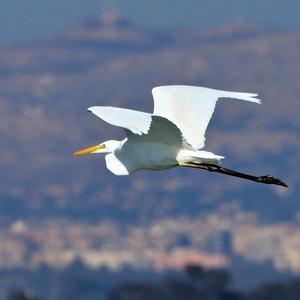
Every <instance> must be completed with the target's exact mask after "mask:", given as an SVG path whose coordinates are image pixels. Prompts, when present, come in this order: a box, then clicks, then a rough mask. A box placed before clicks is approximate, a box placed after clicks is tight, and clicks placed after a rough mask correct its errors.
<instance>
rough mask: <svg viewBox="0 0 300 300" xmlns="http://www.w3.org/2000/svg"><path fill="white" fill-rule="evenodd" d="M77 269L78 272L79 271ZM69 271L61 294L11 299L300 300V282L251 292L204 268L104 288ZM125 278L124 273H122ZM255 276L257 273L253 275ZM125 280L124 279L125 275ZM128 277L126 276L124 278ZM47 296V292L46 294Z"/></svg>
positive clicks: (18, 292)
mask: <svg viewBox="0 0 300 300" xmlns="http://www.w3.org/2000/svg"><path fill="white" fill-rule="evenodd" d="M77 270H78V269H77ZM74 274H75V273H72V272H67V273H65V274H64V276H62V277H61V278H60V286H61V289H60V292H59V293H55V294H56V295H53V294H52V296H50V294H51V293H50V291H49V293H48V296H45V297H44V298H43V297H39V296H37V295H35V294H34V293H32V292H30V291H25V290H15V291H13V292H11V293H10V295H9V296H8V300H56V299H57V300H60V299H64V300H71V299H72V300H77V299H78V300H79V299H80V300H82V299H90V300H186V299H188V300H196V299H197V300H199V299H201V300H283V299H284V300H296V299H300V279H293V280H289V281H286V282H274V283H267V284H264V285H262V286H260V287H258V288H256V289H254V290H252V291H248V292H245V291H241V290H238V289H235V288H233V287H232V276H231V273H230V272H229V271H227V270H221V269H211V270H208V269H203V268H201V267H200V266H197V265H188V266H186V267H185V269H184V270H183V272H181V273H175V272H170V273H167V274H164V275H163V276H160V277H156V278H154V277H151V276H148V277H143V276H142V277H141V278H140V279H139V278H137V277H135V278H134V279H132V278H133V277H132V276H129V277H128V278H130V279H128V280H125V281H123V282H122V281H119V282H118V283H117V284H116V285H115V286H113V287H109V288H108V289H107V288H104V283H103V281H102V280H101V279H100V278H98V277H97V276H95V275H96V273H94V274H89V275H88V276H87V273H83V274H80V275H78V274H77V275H76V276H74ZM123 275H124V274H123ZM253 276H255V274H253ZM122 277H123V276H122ZM123 278H126V277H123ZM46 295H47V293H46Z"/></svg>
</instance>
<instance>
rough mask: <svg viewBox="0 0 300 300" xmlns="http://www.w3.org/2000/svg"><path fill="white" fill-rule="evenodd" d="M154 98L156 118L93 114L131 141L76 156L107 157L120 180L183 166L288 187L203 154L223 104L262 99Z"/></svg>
mask: <svg viewBox="0 0 300 300" xmlns="http://www.w3.org/2000/svg"><path fill="white" fill-rule="evenodd" d="M152 94H153V98H154V111H153V114H150V113H145V112H140V111H135V110H130V109H125V108H118V107H109V106H93V107H90V108H88V110H89V111H91V112H92V113H94V114H95V115H96V116H98V117H99V118H101V119H102V120H104V121H106V122H107V123H109V124H111V125H114V126H118V127H122V128H123V129H124V130H125V132H126V135H127V138H125V139H124V140H122V141H115V140H110V141H107V142H104V143H101V144H98V145H95V146H92V147H89V148H85V149H83V150H80V151H77V152H75V153H74V154H73V155H74V156H79V155H83V154H89V153H107V155H106V156H105V160H106V166H107V168H108V169H109V170H110V171H111V172H112V173H114V174H115V175H129V174H131V173H133V172H135V171H137V170H140V169H147V170H161V169H167V168H172V167H176V166H183V167H192V168H200V169H205V170H208V171H210V172H218V173H223V174H226V175H231V176H235V177H240V178H245V179H248V180H252V181H256V182H259V183H266V184H276V185H281V186H284V187H287V184H285V183H284V182H282V181H281V180H280V179H277V178H274V177H272V176H269V175H266V176H252V175H248V174H244V173H240V172H236V171H232V170H229V169H226V168H223V167H221V166H220V165H219V162H220V161H221V160H222V159H223V158H224V157H223V156H219V155H216V154H214V153H212V152H208V151H203V150H199V149H202V148H203V147H204V141H205V130H206V128H207V125H208V123H209V120H210V118H211V116H212V113H213V111H214V108H215V105H216V102H217V100H218V99H219V98H235V99H239V100H245V101H250V102H254V103H260V100H259V99H257V98H255V97H256V96H257V94H250V93H237V92H228V91H221V90H214V89H209V88H205V87H196V86H184V85H174V86H161V87H156V88H154V89H153V90H152Z"/></svg>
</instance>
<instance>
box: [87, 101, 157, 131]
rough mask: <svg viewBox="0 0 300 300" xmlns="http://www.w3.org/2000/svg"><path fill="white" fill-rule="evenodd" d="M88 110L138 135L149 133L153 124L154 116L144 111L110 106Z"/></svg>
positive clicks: (93, 107)
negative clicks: (152, 117)
mask: <svg viewBox="0 0 300 300" xmlns="http://www.w3.org/2000/svg"><path fill="white" fill-rule="evenodd" d="M88 110H89V111H90V112H92V113H93V114H95V115H96V116H97V117H99V118H101V119H102V120H103V121H105V122H107V123H109V124H111V125H114V126H118V127H122V128H124V129H127V130H129V131H131V132H132V133H134V134H138V135H141V134H143V133H144V134H146V133H148V131H149V129H150V126H151V122H152V119H151V116H152V114H149V113H145V112H142V111H136V110H131V109H126V108H119V107H110V106H92V107H89V108H88Z"/></svg>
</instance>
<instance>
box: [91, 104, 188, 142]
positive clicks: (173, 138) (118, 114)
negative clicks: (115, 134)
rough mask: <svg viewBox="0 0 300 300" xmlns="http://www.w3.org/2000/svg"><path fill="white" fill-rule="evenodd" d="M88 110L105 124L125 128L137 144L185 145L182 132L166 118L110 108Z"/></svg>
mask: <svg viewBox="0 0 300 300" xmlns="http://www.w3.org/2000/svg"><path fill="white" fill-rule="evenodd" d="M88 110H89V111H91V112H92V113H94V114H95V115H96V116H97V117H99V118H101V119H102V120H104V121H105V122H107V123H109V124H111V125H114V126H118V127H122V128H124V129H125V131H126V134H127V137H128V139H129V140H131V141H134V142H136V143H145V142H148V143H150V142H151V143H160V144H167V145H173V146H177V147H180V146H181V145H182V144H185V142H184V140H183V137H182V133H181V131H180V130H179V129H178V128H177V126H176V125H175V124H173V123H172V122H171V121H169V120H167V119H166V118H164V117H160V116H154V115H152V114H149V113H145V112H141V111H135V110H131V109H125V108H119V107H109V106H93V107H90V108H88Z"/></svg>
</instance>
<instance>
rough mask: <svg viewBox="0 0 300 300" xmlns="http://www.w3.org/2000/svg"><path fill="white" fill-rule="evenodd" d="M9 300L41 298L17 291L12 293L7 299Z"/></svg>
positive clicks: (35, 299)
mask: <svg viewBox="0 0 300 300" xmlns="http://www.w3.org/2000/svg"><path fill="white" fill-rule="evenodd" d="M8 299H9V300H41V298H38V297H35V296H33V295H30V294H28V293H26V292H24V291H21V290H17V291H13V292H12V293H11V294H10V295H9V297H8Z"/></svg>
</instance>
